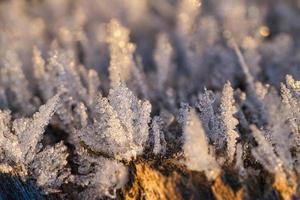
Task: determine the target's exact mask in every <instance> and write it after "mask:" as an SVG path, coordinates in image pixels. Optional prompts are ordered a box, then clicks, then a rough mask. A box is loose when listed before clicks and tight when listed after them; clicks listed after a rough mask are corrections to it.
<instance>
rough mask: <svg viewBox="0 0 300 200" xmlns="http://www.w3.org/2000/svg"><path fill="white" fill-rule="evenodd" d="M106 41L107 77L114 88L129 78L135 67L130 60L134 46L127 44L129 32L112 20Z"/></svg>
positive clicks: (131, 59)
mask: <svg viewBox="0 0 300 200" xmlns="http://www.w3.org/2000/svg"><path fill="white" fill-rule="evenodd" d="M106 40H107V42H108V44H109V51H110V67H109V75H110V81H111V86H112V87H113V88H114V87H116V86H119V84H120V82H121V81H127V80H128V79H129V78H130V74H131V73H130V72H131V70H132V69H133V67H134V65H135V64H134V62H133V58H132V53H133V52H134V50H135V46H134V44H132V43H130V42H129V30H128V29H126V28H125V27H122V26H121V24H120V23H119V22H118V21H117V20H114V19H113V20H111V21H110V23H109V24H108V27H107V39H106Z"/></svg>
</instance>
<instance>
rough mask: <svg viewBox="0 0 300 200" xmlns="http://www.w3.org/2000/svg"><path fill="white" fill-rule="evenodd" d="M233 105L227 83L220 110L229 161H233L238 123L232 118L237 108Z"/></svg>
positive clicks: (229, 87) (230, 89) (231, 91)
mask: <svg viewBox="0 0 300 200" xmlns="http://www.w3.org/2000/svg"><path fill="white" fill-rule="evenodd" d="M234 104H235V101H234V98H233V89H232V87H231V85H230V83H229V82H227V83H226V84H225V85H224V88H223V91H222V97H221V105H220V110H221V120H222V121H221V126H222V127H221V129H223V131H224V133H223V134H224V135H225V137H226V138H227V153H228V157H229V160H230V161H233V159H234V154H235V149H236V142H237V141H236V140H237V138H238V137H239V135H238V133H237V132H236V131H235V129H236V126H237V125H238V123H239V122H238V120H237V119H236V118H235V117H234V114H236V112H237V108H236V107H235V105H234Z"/></svg>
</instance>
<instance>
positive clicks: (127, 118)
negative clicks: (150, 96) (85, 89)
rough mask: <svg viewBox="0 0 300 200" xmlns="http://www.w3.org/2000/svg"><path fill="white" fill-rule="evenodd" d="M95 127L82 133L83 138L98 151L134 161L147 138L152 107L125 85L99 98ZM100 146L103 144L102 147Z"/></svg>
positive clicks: (93, 125) (89, 126)
mask: <svg viewBox="0 0 300 200" xmlns="http://www.w3.org/2000/svg"><path fill="white" fill-rule="evenodd" d="M94 111H95V118H94V122H93V123H92V124H89V125H88V126H87V127H85V128H83V130H81V131H80V132H81V134H80V138H81V139H82V141H83V142H84V143H85V144H86V145H87V146H89V147H90V148H91V149H92V150H93V151H95V152H102V153H105V154H108V155H110V156H114V157H115V158H117V159H125V160H131V159H132V158H135V157H136V156H137V155H140V154H141V153H142V152H143V148H144V144H145V142H146V140H147V138H148V134H149V133H148V131H149V130H148V129H149V126H148V123H149V121H150V112H151V105H150V103H149V102H148V101H141V100H138V99H137V97H135V96H134V94H133V93H132V92H131V91H130V90H129V89H128V88H127V87H126V86H124V85H120V86H118V87H117V88H114V89H111V90H110V92H109V95H108V97H107V98H106V97H102V96H101V95H99V97H98V99H97V104H96V105H95V110H94ZM99 144H100V145H99Z"/></svg>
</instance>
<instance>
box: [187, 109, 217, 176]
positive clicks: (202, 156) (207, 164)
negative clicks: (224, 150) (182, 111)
mask: <svg viewBox="0 0 300 200" xmlns="http://www.w3.org/2000/svg"><path fill="white" fill-rule="evenodd" d="M183 134H184V146H183V151H184V155H185V157H186V159H187V160H186V165H187V167H188V168H189V169H190V170H196V171H205V174H206V176H207V177H208V178H209V179H214V178H216V177H217V176H218V174H219V166H218V164H217V162H216V160H215V157H214V155H213V153H212V152H210V150H209V145H208V141H207V137H206V134H205V130H204V128H203V126H202V123H201V121H200V120H199V118H198V116H197V114H196V112H195V110H193V109H191V110H190V111H188V113H187V118H186V121H185V124H184V131H183Z"/></svg>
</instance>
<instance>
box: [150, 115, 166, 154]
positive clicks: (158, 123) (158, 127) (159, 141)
mask: <svg viewBox="0 0 300 200" xmlns="http://www.w3.org/2000/svg"><path fill="white" fill-rule="evenodd" d="M162 125H163V121H162V119H161V118H160V117H157V116H156V117H154V118H153V119H152V124H151V129H152V136H153V140H154V145H153V153H154V154H159V153H161V154H164V153H165V152H166V141H165V137H164V133H163V132H162Z"/></svg>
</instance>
